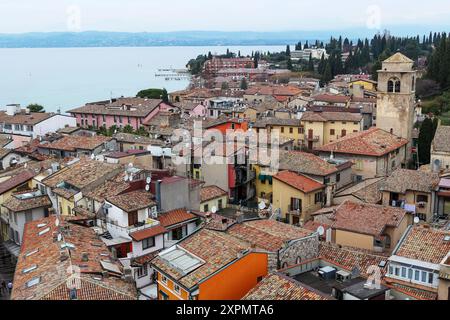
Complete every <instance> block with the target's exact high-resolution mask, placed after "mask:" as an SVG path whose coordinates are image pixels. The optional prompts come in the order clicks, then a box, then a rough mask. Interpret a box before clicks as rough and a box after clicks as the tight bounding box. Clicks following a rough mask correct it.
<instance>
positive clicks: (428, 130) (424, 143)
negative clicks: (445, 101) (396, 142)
mask: <svg viewBox="0 0 450 320" xmlns="http://www.w3.org/2000/svg"><path fill="white" fill-rule="evenodd" d="M434 132H435V126H434V124H433V121H432V120H431V119H430V118H428V117H427V118H426V119H425V120H424V121H423V123H422V126H421V127H420V133H419V141H418V143H419V162H420V164H421V165H424V164H429V163H430V152H431V143H432V141H433V138H434Z"/></svg>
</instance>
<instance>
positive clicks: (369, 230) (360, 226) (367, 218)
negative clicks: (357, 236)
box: [331, 201, 406, 237]
mask: <svg viewBox="0 0 450 320" xmlns="http://www.w3.org/2000/svg"><path fill="white" fill-rule="evenodd" d="M405 216H406V211H405V210H403V209H401V208H394V207H386V206H379V205H372V204H361V203H353V202H350V201H346V202H344V203H342V204H341V205H340V206H338V207H337V209H336V212H335V213H334V215H333V217H332V218H331V219H332V220H333V221H334V223H333V225H332V227H333V229H339V230H345V231H350V232H356V233H361V234H367V235H371V236H374V237H380V236H381V235H382V233H383V232H384V230H385V228H386V227H388V226H391V227H397V226H398V225H399V224H400V223H401V222H402V220H403V219H404V218H405Z"/></svg>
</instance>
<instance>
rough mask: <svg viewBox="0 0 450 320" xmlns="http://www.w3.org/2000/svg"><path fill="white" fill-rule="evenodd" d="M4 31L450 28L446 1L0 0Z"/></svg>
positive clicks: (0, 27)
mask: <svg viewBox="0 0 450 320" xmlns="http://www.w3.org/2000/svg"><path fill="white" fill-rule="evenodd" d="M0 14H1V15H0V33H20V32H41V31H44V32H49V31H86V30H101V31H131V32H140V31H148V32H160V31H191V30H209V31H239V30H249V31H288V30H290V31H297V30H299V31H301V30H331V29H346V28H354V27H359V28H373V29H377V28H384V27H389V26H398V25H421V26H430V29H432V28H433V29H438V28H442V29H443V28H444V27H448V26H449V25H450V1H448V0H427V1H416V0H395V1H394V0H372V1H366V0H358V1H353V0H348V1H347V0H345V1H342V0H341V1H337V0H313V1H311V0H220V1H216V0H0Z"/></svg>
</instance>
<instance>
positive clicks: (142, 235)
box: [130, 225, 167, 241]
mask: <svg viewBox="0 0 450 320" xmlns="http://www.w3.org/2000/svg"><path fill="white" fill-rule="evenodd" d="M166 232H167V229H166V228H164V227H163V226H162V225H157V226H155V227H152V228H148V229H145V230H141V231H137V232H133V233H132V234H130V237H131V238H132V239H133V240H135V241H142V240H144V239H148V238H151V237H154V236H157V235H160V234H163V233H166Z"/></svg>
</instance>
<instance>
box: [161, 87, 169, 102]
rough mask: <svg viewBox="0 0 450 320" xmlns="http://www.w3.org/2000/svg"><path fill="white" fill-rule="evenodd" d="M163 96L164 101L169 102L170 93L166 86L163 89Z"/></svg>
mask: <svg viewBox="0 0 450 320" xmlns="http://www.w3.org/2000/svg"><path fill="white" fill-rule="evenodd" d="M161 98H162V100H163V101H164V102H169V94H168V93H167V90H166V88H164V89H162V94H161Z"/></svg>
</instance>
